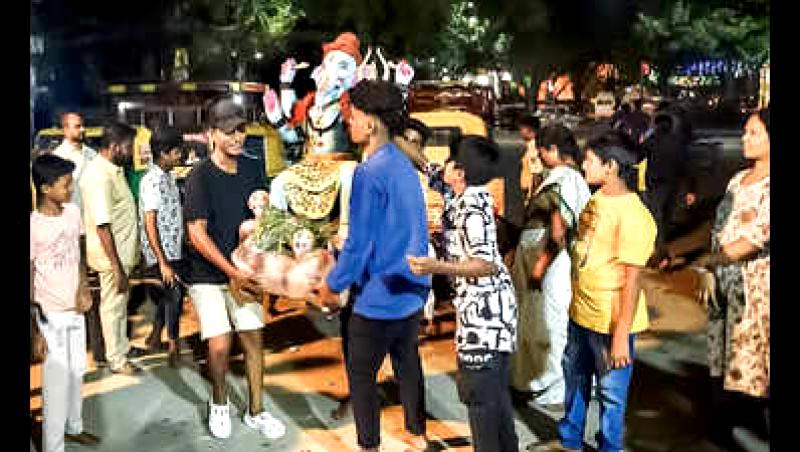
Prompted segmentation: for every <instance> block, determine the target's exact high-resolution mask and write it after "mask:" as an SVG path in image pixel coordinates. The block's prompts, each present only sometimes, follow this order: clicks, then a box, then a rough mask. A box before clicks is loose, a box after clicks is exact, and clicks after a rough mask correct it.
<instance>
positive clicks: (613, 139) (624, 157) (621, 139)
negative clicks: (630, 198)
mask: <svg viewBox="0 0 800 452" xmlns="http://www.w3.org/2000/svg"><path fill="white" fill-rule="evenodd" d="M586 148H587V149H591V150H592V152H593V153H594V154H595V155H597V157H599V158H600V161H601V162H603V163H607V162H608V161H610V160H614V161H615V162H616V163H617V167H618V168H619V178H620V179H622V180H623V181H624V182H625V185H626V186H627V187H628V189H629V190H632V191H636V188H637V181H638V176H639V172H638V171H639V170H638V167H637V166H636V161H637V159H636V153H635V149H636V148H635V147H634V146H633V144H632V143H631V140H630V138H629V137H628V136H627V135H626V134H625V133H623V132H620V131H618V130H609V131H606V132H604V133H603V134H601V135H599V136H597V137H595V138H593V139H591V140H590V141H589V142H588V143H587V144H586Z"/></svg>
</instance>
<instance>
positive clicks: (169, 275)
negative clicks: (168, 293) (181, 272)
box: [158, 262, 175, 287]
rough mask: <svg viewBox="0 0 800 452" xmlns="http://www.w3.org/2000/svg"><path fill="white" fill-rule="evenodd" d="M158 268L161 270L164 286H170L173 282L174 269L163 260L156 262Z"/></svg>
mask: <svg viewBox="0 0 800 452" xmlns="http://www.w3.org/2000/svg"><path fill="white" fill-rule="evenodd" d="M158 269H159V271H160V272H161V280H162V281H164V285H165V286H167V287H170V286H172V285H173V284H175V270H173V269H172V266H170V265H169V264H168V263H167V262H164V263H162V264H158Z"/></svg>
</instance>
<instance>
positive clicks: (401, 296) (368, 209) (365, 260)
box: [327, 143, 431, 320]
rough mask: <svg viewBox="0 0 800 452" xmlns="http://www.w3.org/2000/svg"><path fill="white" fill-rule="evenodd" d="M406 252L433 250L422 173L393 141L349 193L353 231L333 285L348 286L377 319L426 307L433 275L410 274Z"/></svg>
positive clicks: (361, 171) (358, 309)
mask: <svg viewBox="0 0 800 452" xmlns="http://www.w3.org/2000/svg"><path fill="white" fill-rule="evenodd" d="M406 255H412V256H427V255H428V225H427V217H426V214H425V199H424V197H423V194H422V186H421V184H420V180H419V176H417V172H416V170H415V169H414V167H413V166H412V165H411V162H410V161H409V160H408V157H406V156H405V154H403V153H402V152H401V151H400V150H399V149H398V148H397V147H396V146H395V145H394V144H393V143H388V144H386V145H384V146H382V147H380V148H379V149H378V150H377V151H375V153H374V154H373V155H372V156H370V157H369V158H368V159H367V160H366V161H365V162H363V163H361V164H359V165H358V166H357V167H356V170H355V173H354V174H353V188H352V192H351V195H350V234H349V235H348V237H347V240H346V241H345V244H344V247H343V248H342V252H341V255H340V256H339V259H338V260H337V262H336V266H335V267H334V268H333V270H332V271H331V273H330V274H329V275H328V278H327V282H328V286H330V288H331V290H333V291H334V292H341V291H343V290H344V289H346V288H347V287H348V286H350V285H353V287H352V288H351V290H352V294H353V295H354V299H355V303H354V305H353V312H355V313H356V314H359V315H361V316H363V317H366V318H370V319H378V320H396V319H402V318H406V317H408V316H410V315H412V314H414V313H415V312H417V311H419V310H420V309H422V306H423V304H424V302H425V300H426V299H427V297H428V292H429V291H430V285H431V283H430V277H428V276H424V275H422V276H417V275H415V274H413V273H411V269H410V268H409V266H408V262H407V261H406Z"/></svg>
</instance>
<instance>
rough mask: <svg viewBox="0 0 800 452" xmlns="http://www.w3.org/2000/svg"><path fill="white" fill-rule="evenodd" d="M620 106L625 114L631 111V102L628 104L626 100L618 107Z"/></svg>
mask: <svg viewBox="0 0 800 452" xmlns="http://www.w3.org/2000/svg"><path fill="white" fill-rule="evenodd" d="M620 108H621V109H622V112H623V113H625V114H627V113H630V112H631V104H629V103H627V102H626V103H624V104H622V107H620Z"/></svg>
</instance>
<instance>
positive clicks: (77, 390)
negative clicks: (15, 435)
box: [39, 312, 86, 452]
mask: <svg viewBox="0 0 800 452" xmlns="http://www.w3.org/2000/svg"><path fill="white" fill-rule="evenodd" d="M45 315H46V316H47V320H48V322H47V323H41V322H40V323H39V329H40V330H41V332H42V335H43V336H44V338H45V340H46V341H47V356H46V357H45V360H44V365H43V366H42V400H43V405H44V408H43V413H44V425H43V427H42V442H43V450H44V451H45V452H63V451H64V433H65V432H66V433H69V434H73V435H77V434H79V433H81V432H82V431H83V418H82V415H81V408H82V407H81V405H82V399H81V386H82V385H83V374H84V372H85V371H86V327H85V322H84V318H83V315H82V314H79V313H77V312H47V313H45Z"/></svg>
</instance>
